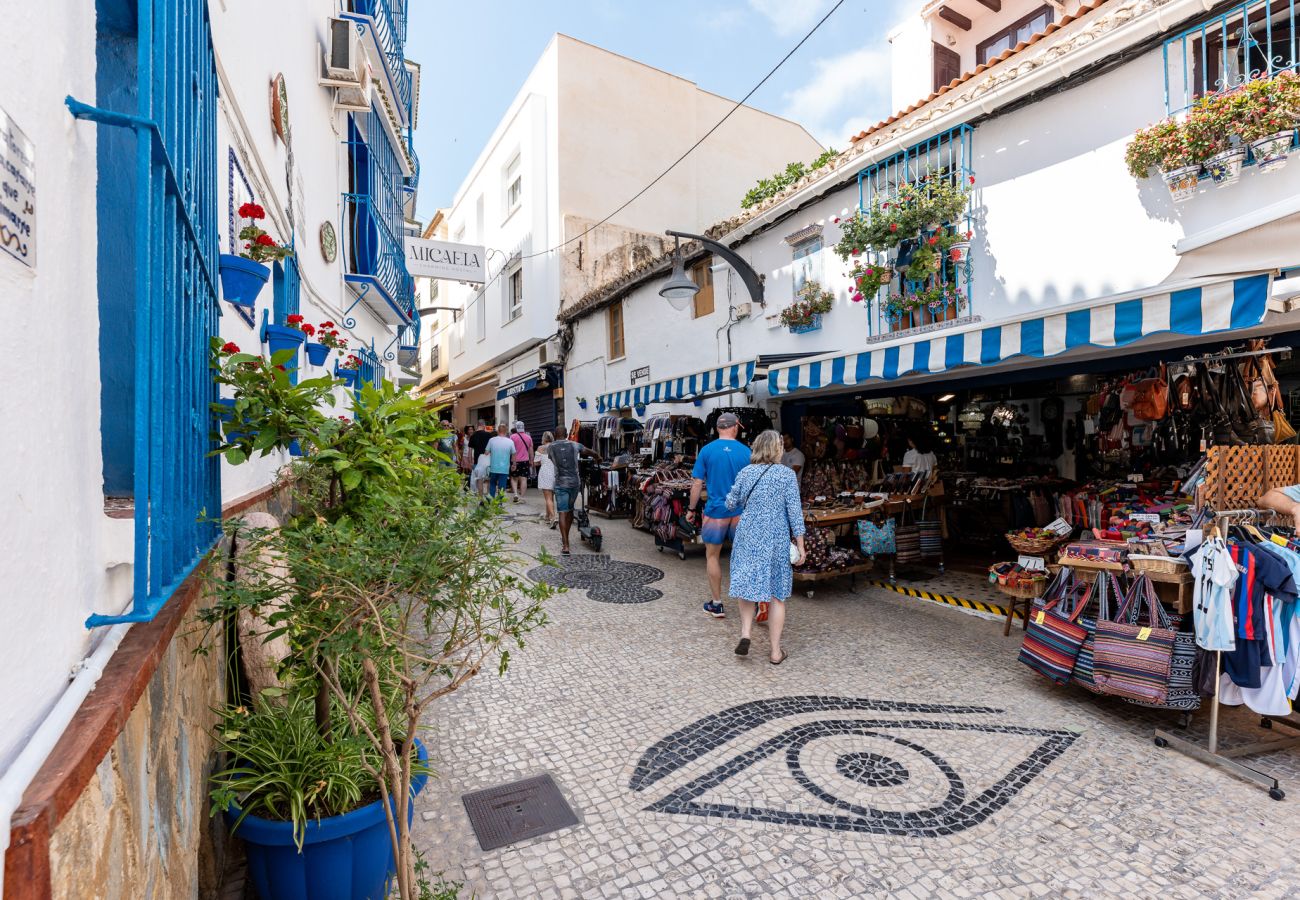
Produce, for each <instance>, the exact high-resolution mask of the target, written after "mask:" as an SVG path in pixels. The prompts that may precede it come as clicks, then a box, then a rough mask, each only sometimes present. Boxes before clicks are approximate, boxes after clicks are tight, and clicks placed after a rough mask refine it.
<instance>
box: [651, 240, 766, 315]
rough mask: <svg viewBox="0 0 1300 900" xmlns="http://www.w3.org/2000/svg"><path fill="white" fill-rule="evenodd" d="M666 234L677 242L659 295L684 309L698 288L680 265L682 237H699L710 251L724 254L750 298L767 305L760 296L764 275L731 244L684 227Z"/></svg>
mask: <svg viewBox="0 0 1300 900" xmlns="http://www.w3.org/2000/svg"><path fill="white" fill-rule="evenodd" d="M664 233H665V234H667V235H669V236H670V237H673V238H676V239H677V244H676V246H675V247H674V249H673V272H672V275H670V276H669V277H668V280H667V281H666V282H664V286H663V287H661V288H660V289H659V296H660V297H663V298H664V299H665V300H667V301H668V302H669V303H671V304H672V305H673V306H675V307H676V308H677V309H685V308H686V304H688V303H689V302H690V301H691V300H692V299H693V298H694V297H695V295H696V294H697V293H698V292H699V290H700V286H699V285H698V284H696V283H695V282H694V281H692V280H691V279H690V278H688V277H687V276H686V270H685V268H684V267H683V266H682V243H681V239H682V238H686V239H687V240H692V241H698V242H699V243H700V244H702V245H703V246H704V247H705V248H706V249H708V250H710V251H712V252H713V253H714V254H716V255H717V256H720V257H722V258H723V260H725V261H726V263H727V264H728V265H729V266H731V268H733V269H735V270H736V274H737V275H739V276H740V280H741V281H742V282H744V284H745V289H746V290H748V291H749V299H750V300H752V301H754V302H755V303H757V304H758V305H759V306H766V305H767V304H766V303H765V302H764V300H763V277H762V276H761V275H759V274H758V273H757V272H755V271H754V269H753V267H752V266H750V264H749V263H747V262H745V261H744V260H743V259H741V258H740V255H739V254H737V253H736V251H734V250H732V249H731V248H730V247H727V246H724V245H722V244H719V243H718V242H717V241H715V240H711V239H710V238H706V237H704V235H701V234H688V233H687V232H685V231H666V232H664Z"/></svg>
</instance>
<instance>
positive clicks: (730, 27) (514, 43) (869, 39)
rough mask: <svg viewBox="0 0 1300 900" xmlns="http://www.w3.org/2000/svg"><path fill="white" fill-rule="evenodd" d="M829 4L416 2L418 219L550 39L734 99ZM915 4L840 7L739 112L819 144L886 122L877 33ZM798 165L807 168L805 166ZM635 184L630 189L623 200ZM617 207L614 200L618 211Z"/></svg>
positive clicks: (782, 0)
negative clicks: (752, 109) (571, 40)
mask: <svg viewBox="0 0 1300 900" xmlns="http://www.w3.org/2000/svg"><path fill="white" fill-rule="evenodd" d="M834 2H835V0H694V2H692V0H655V2H652V3H647V2H645V0H470V2H456V3H452V2H446V0H414V2H412V3H411V4H410V8H411V12H410V22H409V24H408V32H407V40H406V55H407V57H408V58H409V59H412V60H415V61H416V62H418V63H420V64H421V68H422V70H423V78H422V80H423V84H422V87H421V91H420V124H419V128H418V129H417V131H416V134H415V150H416V153H417V154H419V157H420V188H419V197H418V205H419V215H420V218H421V219H422V220H423V221H428V220H429V219H430V218H431V217H432V215H433V213H434V211H435V210H436V209H437V208H438V207H440V206H447V205H449V204H450V202H451V200H452V198H453V197H454V196H455V192H456V188H457V187H459V186H460V182H461V180H462V179H463V178H464V176H465V174H466V173H467V172H468V171H469V168H470V166H471V165H472V164H473V162H474V160H475V158H476V157H477V156H478V153H479V151H480V150H481V149H482V148H483V145H484V144H485V143H486V142H487V140H488V138H489V137H491V134H492V130H493V128H495V127H496V125H497V122H499V121H500V119H501V117H502V115H504V114H505V112H506V109H507V108H508V107H509V105H510V101H511V100H513V99H514V96H515V94H516V93H517V92H518V90H519V88H520V86H521V85H522V84H523V82H524V79H525V78H526V77H527V75H528V73H529V71H531V69H532V67H533V64H534V63H535V62H536V61H537V58H538V57H539V56H540V55H541V53H542V51H543V50H544V49H545V48H546V45H547V43H548V42H549V41H550V39H551V35H552V34H554V33H555V32H557V31H559V32H563V33H565V34H568V35H571V36H573V37H575V38H579V39H580V40H584V41H587V42H588V43H591V44H595V45H597V46H600V47H604V48H606V49H608V50H612V51H614V52H616V53H621V54H623V55H624V56H628V57H631V58H632V59H635V60H638V61H640V62H643V63H647V64H648V65H652V66H655V67H656V68H660V69H663V70H665V71H668V72H671V73H673V74H675V75H680V76H682V77H683V78H688V79H690V80H692V81H694V82H696V83H697V84H698V85H699V86H700V87H701V88H703V89H705V90H707V91H712V92H713V93H716V94H721V95H722V96H724V97H729V98H731V99H733V100H739V99H740V98H741V97H743V96H744V95H745V94H746V93H748V92H749V90H750V89H751V88H752V87H753V86H754V85H755V84H757V83H758V81H759V80H760V79H762V77H763V76H764V75H765V74H767V72H768V70H769V69H771V68H772V66H774V65H776V63H777V62H778V61H779V60H780V59H781V57H783V56H785V54H786V53H788V52H789V51H790V49H791V48H792V47H794V45H795V44H797V43H798V42H799V39H800V38H802V37H803V36H804V35H805V34H807V32H808V31H809V29H811V28H812V27H813V25H815V24H816V23H817V21H818V20H819V19H820V18H821V17H822V16H823V15H825V14H826V11H827V10H829V9H830V8H831V7H832V6H834ZM916 3H917V0H844V2H843V4H842V5H841V6H840V8H839V9H838V10H836V12H835V13H834V15H832V16H831V17H830V19H828V20H827V21H826V23H825V24H824V25H822V26H821V28H820V29H818V31H817V33H816V34H814V35H813V36H812V37H811V38H810V39H809V40H808V42H807V43H805V44H804V45H803V47H801V48H800V49H799V51H798V52H797V53H795V55H794V56H792V57H791V58H790V59H789V60H788V61H787V62H786V63H785V65H783V66H782V67H781V69H780V70H779V71H778V72H777V73H776V74H775V75H773V76H772V78H771V79H770V80H769V81H768V82H767V83H766V84H765V85H763V87H762V88H760V89H759V91H758V92H757V93H756V94H754V96H753V97H752V98H751V99H750V101H749V103H750V105H751V106H756V107H758V108H759V109H763V110H766V111H768V112H772V113H776V114H778V115H782V116H786V117H787V118H791V119H793V120H795V121H796V122H799V123H800V124H801V125H803V126H804V127H805V128H807V129H808V130H809V131H810V132H811V133H812V134H813V136H814V137H816V138H817V139H818V140H819V141H821V142H822V143H823V144H825V145H828V146H833V147H835V148H836V149H840V150H843V149H844V148H845V147H846V146H848V138H849V137H850V136H851V135H854V134H857V133H858V132H859V131H861V130H862V129H863V128H865V127H866V126H868V125H871V124H873V123H875V122H878V121H880V120H881V119H883V118H885V117H886V116H888V115H889V114H890V113H891V112H893V110H891V109H889V44H888V41H887V40H886V35H887V34H888V32H889V31H890V29H892V28H893V26H894V25H895V24H896V23H897V22H898V21H899V20H900V18H901V16H902V11H903V10H905V9H907V8H909V7H911V6H914V5H916ZM805 162H807V160H805ZM640 187H641V185H635V186H631V185H630V186H629V191H628V196H631V195H632V194H633V193H635V192H636V191H637V190H639V189H640ZM621 199H622V198H619V199H615V198H611V206H617V205H618V203H619V202H621Z"/></svg>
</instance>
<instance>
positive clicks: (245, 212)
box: [239, 203, 266, 219]
mask: <svg viewBox="0 0 1300 900" xmlns="http://www.w3.org/2000/svg"><path fill="white" fill-rule="evenodd" d="M239 215H240V216H241V217H242V218H245V219H264V218H266V210H264V209H262V207H260V206H258V205H257V204H256V203H245V204H244V205H243V206H241V207H239Z"/></svg>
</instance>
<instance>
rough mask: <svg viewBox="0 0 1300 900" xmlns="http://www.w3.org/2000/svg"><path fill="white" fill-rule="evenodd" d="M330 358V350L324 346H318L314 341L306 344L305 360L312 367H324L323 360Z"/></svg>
mask: <svg viewBox="0 0 1300 900" xmlns="http://www.w3.org/2000/svg"><path fill="white" fill-rule="evenodd" d="M329 358H330V348H329V347H326V346H325V345H324V344H318V343H316V342H315V341H308V342H307V360H308V361H309V362H310V363H311V364H312V365H313V366H323V365H325V360H327V359H329Z"/></svg>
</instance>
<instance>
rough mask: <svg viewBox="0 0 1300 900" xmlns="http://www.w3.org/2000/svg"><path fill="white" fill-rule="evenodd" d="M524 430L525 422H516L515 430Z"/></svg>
mask: <svg viewBox="0 0 1300 900" xmlns="http://www.w3.org/2000/svg"><path fill="white" fill-rule="evenodd" d="M523 430H524V423H523V422H516V423H515V431H523Z"/></svg>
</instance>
